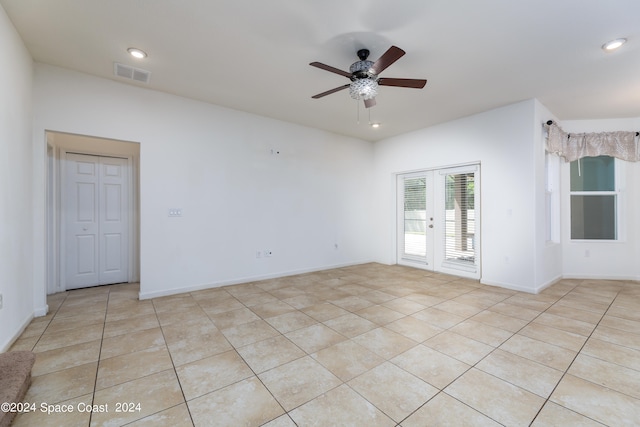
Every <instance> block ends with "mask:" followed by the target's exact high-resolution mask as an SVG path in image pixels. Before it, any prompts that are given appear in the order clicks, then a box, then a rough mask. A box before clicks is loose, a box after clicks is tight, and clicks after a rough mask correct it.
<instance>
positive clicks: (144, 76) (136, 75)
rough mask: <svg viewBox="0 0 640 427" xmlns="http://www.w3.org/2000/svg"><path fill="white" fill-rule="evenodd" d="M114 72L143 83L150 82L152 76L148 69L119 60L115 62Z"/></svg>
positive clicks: (119, 75)
mask: <svg viewBox="0 0 640 427" xmlns="http://www.w3.org/2000/svg"><path fill="white" fill-rule="evenodd" d="M113 72H114V74H115V75H116V76H118V77H123V78H125V79H129V80H135V81H137V82H141V83H149V78H150V77H151V72H149V71H147V70H142V69H140V68H134V67H131V66H129V65H124V64H120V63H118V62H114V63H113Z"/></svg>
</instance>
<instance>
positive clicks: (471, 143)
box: [375, 100, 549, 292]
mask: <svg viewBox="0 0 640 427" xmlns="http://www.w3.org/2000/svg"><path fill="white" fill-rule="evenodd" d="M539 112H540V107H539V106H538V103H537V101H535V100H528V101H523V102H520V103H517V104H513V105H508V106H505V107H501V108H497V109H494V110H491V111H487V112H484V113H480V114H476V115H474V116H470V117H466V118H462V119H459V120H455V121H451V122H447V123H444V124H441V125H438V126H433V127H430V128H427V129H423V130H420V131H416V132H412V133H409V134H405V135H402V136H399V137H395V138H390V139H387V140H384V141H380V142H377V143H376V144H375V186H376V191H375V192H376V198H375V203H376V212H377V215H376V227H375V228H376V230H377V231H378V232H377V233H376V245H375V246H376V254H375V258H376V260H378V261H379V262H382V263H387V264H392V263H395V262H396V259H395V257H396V255H395V249H394V248H395V239H396V235H395V234H396V233H395V197H396V196H395V186H394V182H395V181H394V180H395V175H396V174H398V173H401V172H407V171H412V170H420V169H428V168H436V167H442V166H449V165H456V164H462V163H471V162H480V163H481V182H482V184H481V185H482V188H481V215H482V218H481V220H482V226H481V227H482V244H481V259H482V260H481V264H482V278H481V281H482V282H483V283H486V284H492V285H498V286H504V287H508V288H512V289H519V290H523V291H528V292H536V291H537V290H539V288H540V286H541V283H540V282H538V281H540V280H544V279H545V278H546V276H548V275H549V274H545V275H543V276H544V277H537V275H536V271H535V268H536V267H537V266H536V264H535V262H534V260H535V259H536V255H537V254H538V252H539V251H538V249H537V248H536V244H537V239H536V237H535V235H536V232H537V227H538V226H537V219H536V217H535V215H536V213H537V212H538V211H539V208H538V204H539V201H538V199H537V198H536V196H535V194H536V192H537V191H539V189H538V188H536V186H538V185H539V180H538V179H537V172H536V170H535V168H536V167H538V166H539V165H538V160H534V159H537V158H538V156H540V155H541V154H540V152H541V148H540V144H541V134H540V132H539V131H537V130H535V128H536V127H540V126H541V123H539V122H537V121H536V120H537V119H536V114H538V113H539ZM543 168H544V163H543ZM543 182H544V181H543ZM543 188H544V187H543ZM542 202H543V203H544V195H543V199H542Z"/></svg>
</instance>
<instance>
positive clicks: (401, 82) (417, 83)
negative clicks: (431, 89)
mask: <svg viewBox="0 0 640 427" xmlns="http://www.w3.org/2000/svg"><path fill="white" fill-rule="evenodd" d="M378 84H379V85H381V86H398V87H411V88H414V89H422V88H423V87H424V86H425V85H426V84H427V81H426V80H422V79H389V78H380V79H378Z"/></svg>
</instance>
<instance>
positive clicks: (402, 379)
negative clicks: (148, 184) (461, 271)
mask: <svg viewBox="0 0 640 427" xmlns="http://www.w3.org/2000/svg"><path fill="white" fill-rule="evenodd" d="M138 290H139V289H138V285H136V284H125V285H112V286H104V287H97V288H90V289H83V290H76V291H70V292H65V293H61V294H56V295H51V296H50V297H49V307H50V310H51V312H50V314H49V315H47V316H46V317H41V318H36V319H34V320H33V321H32V322H31V324H30V325H29V326H28V328H27V329H26V330H25V331H24V333H23V334H22V335H21V337H20V338H19V339H18V340H17V341H16V343H15V344H14V346H13V349H16V350H17V349H29V350H33V351H35V352H36V353H37V357H36V364H35V366H34V369H33V383H32V386H31V388H30V389H29V391H28V394H27V397H26V401H27V402H30V403H35V404H36V408H37V410H36V412H33V413H26V414H21V415H19V416H18V417H17V418H16V421H15V426H62V425H64V426H67V427H68V426H102V425H104V426H119V425H131V426H144V425H153V426H172V427H173V426H233V427H238V426H261V425H264V426H268V427H284V426H296V425H297V426H336V425H342V426H403V427H412V426H419V427H424V426H432V425H433V426H447V425H449V426H485V425H486V426H498V425H507V426H526V425H533V426H571V425H580V426H598V425H608V426H616V427H618V426H625V425H628V426H632V425H633V426H636V425H640V285H639V284H638V283H635V282H623V281H596V280H563V281H560V282H559V283H557V284H555V285H553V286H552V287H550V288H549V289H546V290H545V291H544V292H542V293H541V294H539V295H530V294H525V293H519V292H514V291H510V290H505V289H501V288H495V287H490V286H482V285H480V284H478V283H477V282H474V281H471V280H465V279H461V278H457V277H453V276H446V275H442V274H434V273H430V272H427V271H422V270H415V269H410V268H405V267H399V266H383V265H378V264H365V265H360V266H354V267H348V268H340V269H334V270H329V271H322V272H317V273H310V274H303V275H298V276H292V277H286V278H279V279H272V280H264V281H260V282H255V283H248V284H240V285H235V286H228V287H224V288H216V289H209V290H203V291H198V292H191V293H185V294H180V295H175V296H170V297H164V298H157V299H154V300H146V301H139V300H138ZM43 404H46V405H51V406H50V408H51V409H52V410H53V411H54V412H53V413H51V414H47V413H43V412H42V411H41V408H43V406H42V405H43ZM55 405H58V406H57V407H56V406H55ZM62 405H71V406H67V407H66V408H71V409H73V412H71V413H61V412H56V411H60V410H61V409H63V408H65V406H62ZM92 405H93V408H94V409H95V410H96V411H95V412H93V413H91V412H87V411H81V410H82V409H85V408H92ZM45 407H48V406H45ZM104 410H108V412H101V411H104Z"/></svg>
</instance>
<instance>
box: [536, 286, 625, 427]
mask: <svg viewBox="0 0 640 427" xmlns="http://www.w3.org/2000/svg"><path fill="white" fill-rule="evenodd" d="M581 284H582V283H581ZM581 284H578V285H576V286H575V287H574V288H573V289H572V290H571V291H569V292H572V291H573V290H575V289H576V288H578V287H579V286H580V285H581ZM569 292H568V293H569ZM568 293H567V294H568ZM567 294H565V295H563V298H564V297H565V296H566V295H567ZM619 294H620V291H617V292H616V296H615V297H614V298H613V299H612V300H611V302H610V303H609V306H608V307H607V309H606V310H605V311H604V312H603V313H602V316H600V319H599V320H598V323H596V325H595V326H594V327H593V329H592V330H591V332H590V333H589V336H588V337H587V339H585V340H584V343H583V344H582V346H580V349H579V350H578V351H577V352H576V355H575V356H574V358H573V359H572V360H571V362H570V363H569V365H568V366H567V368H566V369H565V370H564V372H563V373H562V376H561V377H560V379H559V380H558V382H557V383H556V385H555V386H554V387H553V389H552V390H551V392H550V393H549V396H547V398H546V399H545V401H544V403H543V404H542V406H541V407H540V409H539V410H538V412H537V413H536V415H535V416H534V417H533V419H532V420H531V423H530V424H529V425H531V424H533V422H534V421H535V420H536V418H538V416H539V415H540V412H542V408H544V407H545V406H546V405H547V403H548V402H549V401H551V396H553V393H554V392H555V391H556V389H557V388H558V386H559V385H560V383H561V382H562V380H563V379H564V377H565V376H566V375H567V374H568V372H569V369H571V366H573V364H574V362H575V361H576V359H577V358H578V356H580V354H581V353H582V350H583V349H584V347H585V346H586V345H587V343H588V342H589V339H591V336H592V335H593V333H594V332H595V331H596V329H597V328H598V326H599V325H600V323H601V322H602V319H604V317H605V316H606V315H607V312H608V311H609V309H610V308H611V306H612V305H613V302H614V301H615V300H616V298H618V295H619ZM561 299H562V298H560V299H559V300H558V301H560V300H561ZM558 301H556V302H555V303H553V304H552V305H551V306H549V308H551V307H553V306H554V305H555V304H557V302H558ZM549 308H547V310H548V309H549ZM547 310H545V311H544V312H546V311H547ZM540 314H542V313H540ZM551 403H555V402H553V401H551ZM555 404H556V405H557V403H555ZM559 406H562V407H563V408H565V409H567V410H569V411H571V412H574V413H577V414H579V415H581V416H583V417H585V418H588V419H590V420H593V418H591V417H589V416H587V415H585V414H581V413H579V412H576V411H574V410H572V409H570V408H567V407H565V406H563V405H559ZM593 421H596V420H593ZM596 422H599V421H596Z"/></svg>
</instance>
